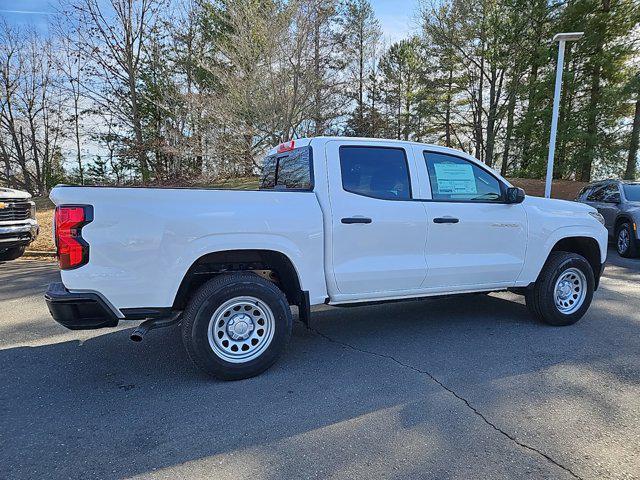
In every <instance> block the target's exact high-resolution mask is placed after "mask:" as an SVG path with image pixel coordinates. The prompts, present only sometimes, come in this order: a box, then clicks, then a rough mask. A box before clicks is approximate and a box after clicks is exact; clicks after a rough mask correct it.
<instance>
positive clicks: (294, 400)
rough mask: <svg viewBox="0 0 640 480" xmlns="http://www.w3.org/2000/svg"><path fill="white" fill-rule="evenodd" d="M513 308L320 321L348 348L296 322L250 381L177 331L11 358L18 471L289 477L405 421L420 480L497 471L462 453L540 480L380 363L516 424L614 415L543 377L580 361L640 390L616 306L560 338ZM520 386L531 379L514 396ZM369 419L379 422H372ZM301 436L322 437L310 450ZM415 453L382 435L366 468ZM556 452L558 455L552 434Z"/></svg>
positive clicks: (7, 463) (462, 301)
mask: <svg viewBox="0 0 640 480" xmlns="http://www.w3.org/2000/svg"><path fill="white" fill-rule="evenodd" d="M34 271H35V273H37V269H35V270H34ZM12 288H13V287H12ZM18 290H19V288H15V289H14V291H15V292H17V291H18ZM5 291H6V290H5ZM9 291H11V289H9ZM513 298H515V297H513ZM513 298H511V299H510V300H512V299H513ZM510 300H506V299H503V298H499V297H495V296H477V295H469V296H461V297H455V298H450V299H446V300H425V301H416V302H409V303H399V304H387V305H381V306H371V307H359V308H351V309H327V310H322V311H317V312H315V313H314V315H313V316H312V321H313V328H315V329H317V330H318V331H320V332H322V334H323V335H327V336H328V337H330V338H331V339H333V340H334V342H328V341H327V340H326V339H325V338H322V337H321V336H319V335H317V334H315V333H313V332H311V331H309V330H306V329H305V328H304V327H302V326H301V324H299V323H297V324H296V329H295V332H294V337H293V339H292V343H291V347H290V351H289V352H288V354H287V355H285V357H284V358H283V359H282V360H281V361H280V362H279V363H278V364H276V366H275V367H273V368H272V369H271V370H269V371H268V372H266V373H265V374H263V375H261V376H259V377H256V378H253V379H249V380H245V381H239V382H227V383H225V382H219V381H216V380H212V379H209V378H207V377H205V376H203V375H201V374H200V373H198V372H197V371H196V370H194V369H193V368H192V367H191V365H190V363H189V362H188V359H187V358H186V355H185V353H184V350H183V347H182V345H181V343H180V336H179V334H178V331H177V329H176V328H172V329H164V330H158V331H154V332H152V333H150V334H149V335H148V336H147V337H146V338H145V341H144V342H143V343H142V344H133V343H131V342H130V341H129V340H128V335H129V333H130V332H129V331H128V330H120V331H116V332H113V333H107V334H104V335H99V336H96V337H93V338H90V339H88V340H86V341H66V342H62V343H53V344H48V345H43V346H35V347H16V348H7V349H4V350H0V365H2V371H1V372H0V405H1V409H2V411H1V416H2V418H3V420H2V429H1V432H0V443H2V445H3V448H2V453H0V462H1V464H2V465H3V470H4V474H3V475H7V478H19V477H24V478H34V477H38V476H40V477H64V478H88V477H96V478H122V477H130V476H134V475H138V474H145V473H148V472H152V471H155V470H158V469H160V470H161V469H163V468H168V467H172V466H175V465H178V464H183V463H185V462H191V461H195V460H198V459H202V458H205V457H212V456H216V455H219V454H222V453H228V452H235V453H234V455H235V457H229V458H226V457H225V462H227V464H225V468H226V467H229V466H233V465H234V463H233V462H234V461H238V462H239V459H240V458H243V459H245V460H244V462H243V463H241V464H240V463H238V466H237V469H238V470H236V473H238V476H242V475H245V474H246V475H258V474H259V475H261V476H263V477H265V478H270V477H274V478H275V477H277V476H283V475H282V474H283V472H286V471H287V469H290V471H291V472H300V470H299V469H300V468H302V467H301V463H300V459H299V458H298V457H297V455H304V456H305V462H304V464H305V465H306V464H307V463H313V459H314V456H316V455H317V456H320V457H322V455H323V454H322V449H323V448H329V450H332V448H337V447H336V446H335V445H333V444H332V442H333V443H335V444H342V443H343V442H349V443H346V444H347V445H348V444H353V445H357V442H358V441H359V440H358V435H364V433H363V432H366V434H367V435H368V436H371V435H374V436H375V433H372V432H370V431H368V430H366V429H368V428H374V429H375V428H381V429H384V428H385V422H386V421H390V420H388V419H392V418H395V419H397V420H398V421H399V422H401V424H402V428H403V430H404V433H403V435H406V436H407V437H406V439H409V438H411V435H419V436H420V442H418V443H419V444H420V445H421V447H419V448H418V447H416V448H418V451H416V452H415V455H416V456H415V457H413V458H410V459H409V460H408V461H409V463H408V464H407V466H406V467H405V468H406V469H409V470H413V469H414V468H417V466H421V468H429V469H430V471H432V472H433V473H434V475H433V476H434V477H439V475H438V474H437V472H438V471H439V470H438V469H443V470H442V471H441V473H442V476H441V477H442V478H445V477H456V476H473V475H474V472H475V473H476V474H477V472H479V471H480V470H482V468H480V467H479V466H478V465H481V464H482V462H485V461H488V460H486V459H485V460H481V459H476V461H477V462H478V463H477V465H476V464H474V463H473V462H472V461H465V462H459V463H456V464H455V465H451V464H449V467H446V465H447V464H446V463H445V464H442V461H443V460H442V458H441V456H442V455H443V454H444V453H443V452H446V454H447V455H451V454H452V452H454V453H453V456H454V458H455V456H456V453H455V452H458V453H457V455H459V456H460V457H463V456H465V455H468V454H469V452H470V451H474V449H481V448H487V449H495V448H504V449H505V452H503V454H502V456H501V458H503V461H504V462H505V465H511V467H510V468H514V470H513V472H514V473H515V472H517V471H518V470H517V469H519V468H523V469H524V470H523V471H522V472H521V474H522V475H527V472H528V474H533V475H534V476H535V468H537V467H536V465H537V463H536V462H539V460H540V459H539V458H537V457H536V456H535V455H533V456H532V455H531V454H530V452H526V451H525V452H524V453H523V452H521V451H519V448H518V447H516V448H515V449H514V448H513V447H514V446H513V445H510V444H509V441H508V440H506V439H500V438H498V439H497V440H496V439H495V438H492V436H494V435H495V432H492V431H491V430H490V429H489V430H487V428H488V427H487V426H486V425H484V424H483V423H482V422H477V421H475V420H474V419H473V413H471V412H470V411H469V410H468V409H467V407H465V406H464V405H463V404H462V403H461V402H459V401H458V400H457V399H455V398H453V397H452V396H451V395H450V394H449V393H447V392H446V391H444V390H443V389H442V388H441V387H440V386H438V385H437V384H436V383H435V382H433V381H431V380H430V379H429V378H428V377H427V376H426V375H423V374H421V373H419V372H417V371H415V370H412V369H410V368H404V367H403V366H401V365H399V364H398V363H396V362H395V361H391V360H389V359H388V358H384V357H380V356H376V355H372V354H371V352H375V353H377V354H382V355H386V356H390V357H393V358H394V359H395V360H397V361H399V362H402V363H405V364H407V365H411V366H413V367H415V368H416V369H418V370H424V371H429V372H430V373H432V374H433V375H435V376H436V377H437V378H439V379H440V380H441V381H443V382H444V383H446V384H450V385H452V386H453V387H452V388H456V389H459V391H460V394H461V395H467V394H469V395H471V396H475V397H477V400H476V401H477V404H478V406H479V407H481V408H486V409H487V411H488V412H489V413H490V414H492V415H496V416H497V418H498V419H501V418H502V417H503V416H504V415H511V414H513V411H512V410H510V409H511V408H513V404H514V402H516V403H517V402H519V401H521V400H518V399H519V398H522V397H524V398H530V399H533V401H538V400H539V401H548V400H549V399H550V400H552V401H555V400H557V401H564V400H563V399H565V398H566V397H567V396H574V395H575V396H579V397H580V398H581V399H582V401H584V402H586V403H585V405H584V408H585V409H588V410H592V411H593V412H595V413H596V414H598V415H600V414H602V415H615V405H611V404H608V403H607V401H608V400H607V398H606V397H603V395H602V393H601V392H599V391H597V390H596V389H597V386H595V385H594V386H590V385H589V384H588V383H587V384H584V383H579V384H575V385H572V384H571V383H569V384H566V383H564V384H555V381H556V379H555V377H553V378H552V377H546V376H545V375H544V374H542V373H540V372H545V371H549V370H553V369H555V368H564V366H567V365H569V366H571V368H588V369H593V368H595V369H603V370H605V373H606V375H607V376H614V377H616V381H620V382H637V380H638V379H637V368H636V369H634V368H633V367H631V369H629V363H631V364H632V365H633V362H637V360H638V341H637V339H635V338H629V337H628V336H626V337H625V335H623V331H624V329H625V328H626V329H628V320H627V319H625V318H619V319H618V320H617V321H616V323H615V324H612V323H610V322H608V321H607V319H608V318H607V312H608V311H609V310H608V309H610V308H613V307H614V306H609V305H608V304H607V305H599V306H598V308H597V309H595V310H592V313H591V314H590V315H588V316H587V317H586V318H585V319H584V320H583V321H582V322H581V323H579V324H577V325H575V326H573V327H569V328H564V329H558V328H552V327H546V326H542V325H539V324H537V323H535V322H533V321H532V320H531V319H530V317H529V316H528V314H527V312H526V309H525V307H524V306H523V305H521V304H518V303H515V302H513V301H510ZM43 340H44V341H46V339H43ZM336 342H337V343H336ZM612 344H615V345H616V349H615V350H614V349H612V348H610V346H611V345H612ZM625 355H626V356H627V357H628V358H626V357H625ZM587 365H588V367H586V366H587ZM583 366H584V367H583ZM530 375H534V379H533V385H532V384H531V382H532V379H531V378H530ZM527 376H529V377H528V378H526V380H522V381H520V380H517V379H521V378H525V377H527ZM505 379H509V380H510V381H511V380H514V379H516V381H515V383H514V384H513V385H512V386H511V387H509V388H505V386H504V383H503V382H504V380H505ZM572 389H573V390H574V391H572ZM387 411H388V414H387V413H385V414H384V415H381V412H387ZM607 412H611V413H607ZM517 413H518V414H519V413H521V412H517ZM387 417H388V419H387ZM363 418H370V419H371V420H370V422H369V423H367V425H366V426H365V425H363V424H362V421H361V419H363ZM505 418H506V417H505ZM607 421H612V420H611V419H610V418H609V419H607ZM315 431H321V432H322V435H318V436H317V437H316V436H315V434H314V432H315ZM560 433H561V432H560ZM302 434H307V435H308V436H309V437H310V438H306V440H305V441H304V442H302V441H297V440H296V438H298V437H299V436H300V435H302ZM356 434H357V435H356ZM351 436H353V438H351ZM498 437H500V436H499V435H498ZM314 438H317V439H316V440H314ZM406 439H405V440H406ZM534 439H535V434H534ZM569 439H570V436H569ZM309 441H311V443H309ZM316 441H317V442H318V443H315V442H316ZM402 441H403V440H402V438H396V439H395V440H393V442H391V439H390V438H388V437H386V436H385V438H384V440H383V439H382V438H380V441H379V442H378V445H377V446H376V445H375V443H374V444H373V446H372V447H371V448H370V449H369V450H368V453H366V454H363V455H365V456H366V457H367V458H360V459H359V460H358V462H362V461H365V460H366V461H368V462H370V463H372V464H375V462H380V461H384V457H383V456H384V455H385V454H387V455H388V454H390V452H393V451H394V450H398V449H401V448H402ZM565 441H566V438H565V437H564V436H563V435H560V437H557V442H558V443H559V445H557V447H558V448H561V449H565V450H566V449H567V448H568V449H569V453H568V455H570V448H571V445H566V444H564V443H563V442H565ZM326 442H328V446H327V445H325V443H326ZM389 442H391V443H389ZM397 442H399V443H397ZM483 442H487V444H486V445H485V446H484V447H483ZM493 442H498V443H499V445H502V443H504V445H503V446H502V447H496V446H495V445H494V444H493ZM500 442H502V443H500ZM545 442H546V444H545V445H546V446H547V447H549V445H550V444H551V447H553V441H552V440H550V439H549V438H547V439H546V440H545ZM323 445H324V447H323ZM549 448H550V447H549ZM256 449H259V450H260V452H261V453H260V454H261V455H263V457H262V458H261V459H260V461H259V462H257V460H256V462H257V463H256V464H255V465H253V464H252V463H251V462H250V461H249V460H248V459H251V458H252V455H254V454H255V450H256ZM252 452H254V453H252ZM282 452H286V455H285V454H282ZM385 452H386V453H385ZM400 453H402V452H400ZM270 455H272V456H273V457H274V458H275V457H276V456H277V457H278V462H280V467H279V469H278V471H277V472H276V471H270V470H269V468H268V464H269V459H270ZM521 455H524V456H525V457H526V458H527V459H528V460H527V461H523V459H522V458H521V457H520V456H521ZM381 456H382V457H381ZM289 457H290V458H289ZM234 458H235V460H234ZM283 458H284V460H283ZM514 458H515V460H514ZM254 460H255V459H254ZM323 461H324V462H325V464H326V463H327V462H328V463H329V464H330V465H331V466H332V468H333V470H334V472H336V471H341V472H345V471H346V472H348V471H349V469H350V468H353V463H352V462H350V461H347V459H346V458H345V457H344V456H341V457H340V458H336V459H335V461H333V460H331V459H327V458H323ZM283 462H284V464H285V465H284V466H282V463H283ZM510 462H511V463H510ZM527 462H531V465H528V464H527ZM220 463H221V464H222V461H221V462H220ZM542 463H543V464H544V462H542ZM514 464H518V465H519V466H517V467H516V466H513V465H514ZM252 465H253V466H252ZM265 465H267V466H265ZM356 465H357V463H356ZM493 467H495V464H494V465H487V467H486V468H487V471H489V470H490V469H491V468H493ZM185 468H186V467H185ZM194 468H196V467H194ZM220 468H222V467H220ZM252 468H253V469H254V470H252ZM447 468H450V470H447ZM478 468H480V470H477V469H478ZM505 468H509V467H505ZM531 469H533V470H531ZM225 471H226V470H225ZM416 471H417V470H416ZM207 473H208V474H211V472H210V471H208V472H207ZM331 473H332V472H323V475H321V476H328V475H330V474H331ZM355 473H357V472H354V474H355ZM405 473H407V472H406V471H405ZM241 474H242V475H241ZM310 474H311V472H309V475H310ZM286 476H287V475H284V478H286ZM516 476H517V475H516Z"/></svg>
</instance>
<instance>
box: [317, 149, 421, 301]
mask: <svg viewBox="0 0 640 480" xmlns="http://www.w3.org/2000/svg"><path fill="white" fill-rule="evenodd" d="M326 155H327V172H328V187H329V199H330V205H331V225H330V228H331V236H330V242H329V245H328V250H329V251H328V252H327V253H328V257H329V258H330V265H331V268H332V270H333V282H331V281H330V282H329V290H330V291H331V290H333V289H335V291H334V292H331V293H332V294H334V295H335V296H337V297H340V296H343V297H344V296H345V295H347V296H348V295H352V296H353V297H354V299H358V300H359V299H363V298H367V294H370V295H369V297H377V298H379V297H384V296H393V295H394V294H395V295H398V294H400V293H399V292H404V291H410V290H412V289H418V288H420V286H421V285H422V282H423V280H424V278H425V275H426V262H425V252H424V248H425V244H426V238H427V233H426V231H427V228H426V214H425V210H424V206H423V205H422V203H421V202H416V201H412V200H411V198H412V191H413V190H414V189H415V188H416V187H417V182H415V181H414V180H413V179H412V175H411V174H412V170H413V169H414V168H415V167H414V164H413V158H412V156H411V154H410V152H409V151H408V149H407V148H406V147H405V146H403V144H398V147H395V146H394V147H392V148H391V147H387V146H382V145H381V144H380V142H373V141H372V142H367V141H360V142H350V141H331V142H328V143H327V144H326ZM332 283H333V287H334V288H332ZM343 299H344V298H343Z"/></svg>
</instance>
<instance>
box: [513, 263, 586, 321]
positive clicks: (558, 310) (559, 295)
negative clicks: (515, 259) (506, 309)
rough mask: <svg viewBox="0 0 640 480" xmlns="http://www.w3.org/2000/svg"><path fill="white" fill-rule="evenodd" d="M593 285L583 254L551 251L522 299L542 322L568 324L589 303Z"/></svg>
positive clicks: (584, 310)
mask: <svg viewBox="0 0 640 480" xmlns="http://www.w3.org/2000/svg"><path fill="white" fill-rule="evenodd" d="M594 286H595V279H594V275H593V270H592V269H591V265H590V264H589V262H588V261H587V260H586V259H585V258H584V257H583V256H581V255H578V254H577V253H570V252H552V253H551V255H549V258H548V259H547V262H546V263H545V265H544V267H543V268H542V271H541V272H540V275H539V277H538V280H537V281H536V283H535V284H534V285H533V287H532V288H531V289H529V290H528V291H527V292H526V294H525V300H526V303H527V307H528V308H529V310H530V311H531V313H532V314H533V316H534V317H536V318H537V319H539V320H541V321H543V322H544V323H547V324H549V325H555V326H564V325H571V324H573V323H576V322H577V321H578V320H580V319H581V318H582V316H583V315H584V314H585V313H586V311H587V309H588V308H589V305H591V300H592V298H593V291H594Z"/></svg>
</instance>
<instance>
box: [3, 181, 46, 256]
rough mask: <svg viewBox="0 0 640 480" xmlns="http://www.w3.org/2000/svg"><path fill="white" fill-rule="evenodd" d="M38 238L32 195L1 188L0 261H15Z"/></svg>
mask: <svg viewBox="0 0 640 480" xmlns="http://www.w3.org/2000/svg"><path fill="white" fill-rule="evenodd" d="M37 236H38V222H37V221H36V205H35V203H34V202H33V201H32V200H31V195H29V194H28V193H27V192H21V191H20V190H13V189H11V188H1V187H0V261H7V260H15V259H16V258H19V257H21V256H22V254H23V253H24V251H25V249H26V248H27V246H28V245H29V244H30V243H31V242H33V241H34V240H35V239H36V237H37Z"/></svg>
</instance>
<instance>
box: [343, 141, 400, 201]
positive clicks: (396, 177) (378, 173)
mask: <svg viewBox="0 0 640 480" xmlns="http://www.w3.org/2000/svg"><path fill="white" fill-rule="evenodd" d="M340 172H341V174H342V188H343V189H344V190H346V191H347V192H351V193H357V194H359V195H364V196H366V197H373V198H380V199H382V200H408V199H410V198H411V186H410V181H409V166H408V164H407V156H406V154H405V151H404V150H403V149H402V148H382V147H356V146H353V147H351V146H343V147H340Z"/></svg>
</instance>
